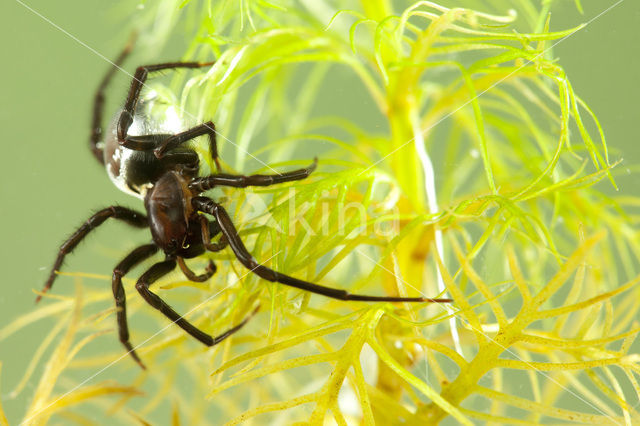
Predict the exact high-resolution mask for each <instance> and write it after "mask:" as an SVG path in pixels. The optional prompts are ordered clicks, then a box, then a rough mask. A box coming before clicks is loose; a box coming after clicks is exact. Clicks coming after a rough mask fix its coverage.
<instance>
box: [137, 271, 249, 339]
mask: <svg viewBox="0 0 640 426" xmlns="http://www.w3.org/2000/svg"><path fill="white" fill-rule="evenodd" d="M175 267H176V261H175V260H173V259H168V260H165V261H164V262H159V263H156V264H155V265H153V266H152V267H151V268H149V269H148V270H147V272H145V273H144V274H143V275H142V276H141V277H140V279H139V280H138V282H137V283H136V289H137V290H138V292H139V293H140V294H141V295H142V297H143V298H144V300H146V301H147V303H149V304H150V305H151V306H153V307H154V308H156V309H157V310H159V311H160V312H162V313H163V314H164V315H165V316H166V317H167V318H169V319H170V320H171V321H173V322H174V323H176V324H177V325H178V326H179V327H180V328H182V329H183V330H184V331H186V332H187V333H189V334H190V335H191V336H193V337H195V338H196V339H198V340H199V341H201V342H202V343H204V344H205V345H207V346H213V345H217V344H218V343H220V342H221V341H223V340H224V339H226V338H227V337H229V336H231V335H232V334H233V333H235V332H236V331H238V330H240V329H241V328H242V326H244V325H245V324H246V323H247V321H249V319H250V318H251V316H252V315H253V314H251V315H249V316H248V317H247V318H245V319H244V320H243V321H242V322H241V323H240V324H238V325H236V326H234V327H232V328H230V329H229V330H227V331H225V332H224V333H222V334H221V335H219V336H216V337H211V336H210V335H209V334H207V333H205V332H204V331H202V330H200V329H198V328H197V327H195V326H194V325H193V324H191V323H190V322H189V321H187V320H186V319H184V318H183V317H182V316H181V315H180V314H178V313H177V312H176V311H174V310H173V308H172V307H171V306H169V305H167V303H166V302H165V301H164V300H162V299H161V298H160V297H158V295H157V294H155V293H153V292H151V291H150V290H149V286H150V285H151V284H153V283H154V282H155V281H157V280H158V279H159V278H160V277H162V276H163V275H166V274H168V273H169V272H171V271H173V270H174V269H175ZM255 312H256V311H254V313H255Z"/></svg>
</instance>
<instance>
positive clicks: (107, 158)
mask: <svg viewBox="0 0 640 426" xmlns="http://www.w3.org/2000/svg"><path fill="white" fill-rule="evenodd" d="M127 53H128V49H125V51H124V52H123V53H122V54H121V55H120V57H119V58H118V60H117V61H116V64H120V63H121V62H122V61H123V60H124V57H125V56H126V54H127ZM209 64H210V63H196V62H172V63H165V64H159V65H149V66H142V67H138V69H137V71H136V74H135V77H134V79H133V82H132V84H131V88H130V89H129V94H128V96H127V100H126V103H125V106H124V107H123V108H122V110H121V111H120V112H119V117H118V119H117V120H115V121H114V122H115V123H116V124H115V127H114V128H113V130H112V131H110V132H107V133H108V134H107V137H106V140H105V141H102V140H101V138H100V137H101V135H102V127H101V122H102V103H103V100H104V96H103V91H104V89H105V88H106V86H107V83H108V82H109V80H110V79H111V77H112V75H113V73H114V70H115V68H113V69H112V70H110V71H109V73H108V74H107V76H106V77H105V79H104V80H103V82H102V84H101V85H100V87H99V89H98V92H97V94H96V98H95V104H94V118H93V130H92V136H91V149H92V151H93V153H94V155H95V156H96V158H98V160H99V161H101V162H102V163H103V164H104V165H105V166H106V167H107V171H108V172H109V175H110V176H111V178H112V179H114V182H116V184H117V185H118V186H119V187H120V188H121V189H124V190H126V191H128V192H132V193H134V194H135V195H137V196H140V197H143V198H144V206H145V209H146V212H147V214H146V215H145V214H144V213H139V212H137V211H135V210H131V209H129V208H125V207H121V206H111V207H107V208H105V209H102V210H100V211H99V212H97V213H96V214H94V215H93V216H91V217H90V218H89V219H88V220H87V221H86V222H85V223H84V224H83V225H82V226H81V227H80V228H79V229H78V230H77V231H76V232H75V233H74V234H73V235H72V236H71V237H69V239H68V240H67V241H66V242H65V243H64V244H62V246H61V247H60V250H59V253H58V256H57V258H56V261H55V263H54V265H53V268H52V270H51V273H50V275H49V278H48V280H47V282H46V283H45V286H44V290H43V291H44V292H46V291H48V290H49V288H51V285H52V284H53V281H54V280H55V278H56V272H57V271H58V270H59V269H60V267H61V266H62V262H63V260H64V257H65V256H66V255H67V254H68V253H70V252H71V251H73V249H74V248H75V247H76V246H77V245H78V243H79V242H80V241H81V240H82V239H84V238H85V237H86V236H87V234H88V233H89V232H90V231H91V230H92V229H94V228H96V227H97V226H99V225H101V224H102V223H104V222H105V221H106V220H107V219H108V218H113V219H118V220H121V221H123V222H125V223H127V224H129V225H131V226H134V227H138V228H146V227H149V228H150V231H151V236H152V240H153V242H152V243H149V244H145V245H142V246H140V247H138V248H136V249H135V250H133V251H132V252H131V253H129V254H128V255H127V256H126V257H125V258H124V259H123V260H122V261H120V263H118V265H116V267H115V268H114V270H113V278H112V288H113V295H114V298H115V302H116V306H117V308H118V310H117V314H116V316H117V321H118V331H119V337H120V341H121V342H122V344H123V345H124V346H125V347H126V348H127V349H128V351H129V353H130V354H131V355H132V357H133V358H134V359H135V360H136V361H137V362H138V364H139V365H140V366H141V367H143V368H144V365H143V364H142V362H141V361H140V358H139V357H138V355H137V354H136V352H135V351H134V348H133V346H132V345H131V343H130V341H129V331H128V326H127V314H126V296H125V292H124V288H123V286H122V277H123V276H124V275H125V274H126V273H127V272H129V271H130V270H131V269H132V268H133V267H135V266H136V265H137V264H139V263H140V262H142V261H144V260H146V259H148V258H150V257H151V256H153V255H154V254H156V253H157V252H158V251H162V252H163V254H164V260H163V261H161V262H158V263H155V264H154V265H153V266H151V267H150V268H149V269H148V270H147V271H146V272H145V273H144V274H142V276H141V277H140V278H139V279H138V281H137V283H136V290H138V292H139V293H140V295H141V296H142V297H143V298H144V299H145V300H146V301H147V302H148V303H149V304H150V305H151V306H153V307H154V308H156V309H158V310H159V311H161V312H162V313H163V314H164V315H165V316H167V317H168V318H169V319H171V320H172V321H173V322H175V323H176V324H177V325H178V326H179V327H181V328H182V329H184V330H185V331H186V332H187V333H189V334H190V335H192V336H193V337H195V338H196V339H198V340H199V341H201V342H202V343H204V344H205V345H208V346H213V345H215V344H217V343H218V342H220V341H222V340H223V339H225V338H226V337H228V336H230V335H231V334H233V333H234V332H236V331H237V330H239V329H240V328H241V327H242V326H243V325H244V324H245V323H246V322H247V321H248V319H249V318H246V319H245V320H244V321H242V322H241V323H240V324H238V325H236V326H234V327H231V328H230V329H229V330H227V331H226V332H224V333H222V334H220V335H219V336H216V337H212V336H210V335H209V334H207V333H205V332H203V331H202V330H200V329H198V328H197V327H195V326H194V325H193V324H191V323H190V322H189V321H187V320H186V319H184V318H183V317H182V316H181V315H179V314H178V313H177V312H176V311H174V310H173V308H171V307H170V306H169V305H168V304H167V303H166V302H164V301H163V300H162V299H161V298H160V297H159V296H158V295H156V294H155V293H153V292H151V291H150V290H149V286H150V285H151V284H153V283H154V282H155V281H157V280H158V279H159V278H161V277H162V276H164V275H166V274H167V273H169V272H171V271H172V270H174V269H175V267H176V266H179V267H180V269H181V270H182V271H183V273H184V274H185V276H186V277H187V278H188V279H189V280H192V281H198V282H202V281H205V280H207V279H209V278H210V277H211V276H212V275H213V274H214V273H215V271H216V267H215V265H214V264H213V262H211V261H210V262H209V265H208V267H207V269H206V271H205V272H204V273H203V274H201V275H196V274H195V273H194V272H193V271H191V270H190V269H189V268H188V267H187V265H186V263H185V260H184V259H189V258H193V257H196V256H199V255H201V254H203V253H204V252H205V251H212V252H216V251H220V250H223V249H225V248H226V247H227V246H229V247H230V248H231V250H232V251H233V253H234V254H235V256H236V258H237V259H238V260H239V261H240V263H242V264H243V265H244V266H245V267H246V268H248V269H249V270H250V271H251V272H253V273H255V274H256V275H258V276H260V277H261V278H263V279H265V280H268V281H273V282H279V283H282V284H285V285H288V286H292V287H296V288H299V289H302V290H305V291H310V292H313V293H317V294H321V295H324V296H327V297H332V298H335V299H341V300H357V301H382V302H438V303H448V302H450V299H428V298H423V297H387V296H368V295H359V294H351V293H348V292H346V291H345V290H339V289H335V288H330V287H325V286H321V285H318V284H314V283H311V282H307V281H303V280H300V279H297V278H294V277H291V276H288V275H285V274H282V273H280V272H277V271H274V270H272V269H270V268H268V267H266V266H264V265H262V264H260V263H258V261H257V260H256V259H255V258H254V257H253V256H252V255H251V254H250V253H249V251H248V250H247V248H246V247H245V245H244V243H243V242H242V240H241V239H240V236H239V235H238V231H237V230H236V228H235V226H234V225H233V222H232V220H231V217H230V216H229V214H228V213H227V211H226V210H225V209H224V207H223V206H222V205H220V204H218V203H217V202H215V201H214V200H212V199H211V198H208V197H206V196H203V195H202V193H204V192H206V191H208V190H210V189H212V188H214V187H217V186H228V187H235V188H246V187H248V186H269V185H275V184H279V183H283V182H291V181H295V180H300V179H305V178H306V177H307V176H309V175H310V174H311V173H312V172H313V170H314V169H315V167H316V164H317V161H315V160H314V162H313V164H311V165H310V166H309V167H307V168H303V169H299V170H294V171H291V172H286V173H282V174H275V175H250V176H242V175H233V174H226V173H215V174H212V175H210V176H204V177H198V176H197V174H198V172H199V158H198V156H197V154H196V153H195V151H193V150H192V149H190V148H188V147H186V146H185V145H183V144H184V143H185V142H187V141H189V140H191V139H193V138H195V137H198V136H201V135H208V136H209V142H210V154H211V157H212V160H213V161H214V162H215V164H216V166H217V168H218V169H219V168H220V166H219V163H218V153H217V148H216V139H215V128H214V127H213V123H212V122H208V123H204V124H201V125H199V126H195V127H193V128H191V129H189V130H186V131H182V132H178V133H174V134H166V133H159V134H141V135H135V136H130V135H129V134H128V130H129V128H130V126H131V125H132V124H133V123H134V122H135V118H136V117H135V112H136V108H137V106H138V99H139V96H140V91H141V89H142V86H143V84H144V81H145V79H146V78H147V74H148V73H149V72H152V71H159V70H164V69H171V68H196V67H201V66H205V65H209ZM218 171H219V170H218ZM209 217H212V218H213V220H211V219H209ZM218 234H221V236H220V239H219V241H218V242H216V243H213V242H211V239H212V238H213V237H215V236H217V235H218ZM39 299H40V297H38V300H39Z"/></svg>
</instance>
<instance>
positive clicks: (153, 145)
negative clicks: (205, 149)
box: [117, 62, 220, 169]
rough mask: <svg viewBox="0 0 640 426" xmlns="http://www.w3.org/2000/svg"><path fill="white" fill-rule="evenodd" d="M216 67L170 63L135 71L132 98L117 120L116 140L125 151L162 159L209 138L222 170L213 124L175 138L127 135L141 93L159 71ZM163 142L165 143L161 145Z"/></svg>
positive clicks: (197, 63) (202, 125)
mask: <svg viewBox="0 0 640 426" xmlns="http://www.w3.org/2000/svg"><path fill="white" fill-rule="evenodd" d="M212 64H214V62H167V63H163V64H156V65H143V66H140V67H138V68H137V69H136V72H135V74H134V76H133V80H132V81H131V87H130V88H129V94H128V96H127V100H126V102H125V105H124V108H123V110H122V113H121V114H120V118H119V119H118V126H117V136H118V142H119V143H120V144H121V145H123V146H124V147H126V148H129V149H133V150H136V151H151V150H154V152H155V155H156V156H157V157H158V158H161V157H162V156H163V155H164V154H165V153H166V151H168V150H170V149H172V148H175V147H176V146H178V145H180V144H181V143H184V142H186V141H187V140H190V139H193V138H195V137H198V136H201V135H205V134H208V135H209V144H210V155H211V158H212V159H213V161H214V162H215V164H216V167H217V168H218V169H220V163H219V160H218V147H217V143H216V129H215V126H214V125H213V123H212V122H211V121H209V122H207V123H204V124H201V125H199V126H196V127H194V128H192V129H189V130H186V131H184V132H181V133H177V134H175V135H172V134H157V135H140V136H129V135H127V131H128V130H129V127H130V126H131V124H132V123H133V116H134V113H135V110H136V105H137V104H138V100H139V99H140V92H141V91H142V88H143V87H144V83H145V81H146V80H147V77H148V76H149V74H150V73H152V72H156V71H162V70H167V69H175V68H200V67H206V66H209V65H212ZM162 142H166V143H164V144H161V143H162Z"/></svg>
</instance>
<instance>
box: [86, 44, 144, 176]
mask: <svg viewBox="0 0 640 426" xmlns="http://www.w3.org/2000/svg"><path fill="white" fill-rule="evenodd" d="M134 41H135V34H134V35H132V37H131V39H130V40H129V43H127V45H126V46H125V48H124V49H123V50H122V52H121V53H120V55H119V56H118V58H117V59H116V60H115V61H114V62H113V65H112V66H111V68H109V71H107V73H106V74H105V76H104V78H103V79H102V82H100V85H99V86H98V90H96V94H95V97H94V100H93V119H92V120H91V136H90V137H89V146H90V147H91V152H92V153H93V156H94V157H96V159H97V160H98V161H99V162H100V164H103V165H104V156H103V148H102V147H100V146H99V144H100V142H101V139H102V134H103V129H102V115H103V110H104V91H105V89H106V88H107V86H108V85H109V83H110V82H111V79H112V78H113V76H114V75H115V73H116V71H117V70H118V69H119V68H120V66H121V65H122V63H123V62H124V60H125V59H126V58H127V56H129V53H131V49H132V48H133V43H134Z"/></svg>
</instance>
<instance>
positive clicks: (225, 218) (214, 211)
mask: <svg viewBox="0 0 640 426" xmlns="http://www.w3.org/2000/svg"><path fill="white" fill-rule="evenodd" d="M191 202H192V205H193V207H194V208H195V209H196V210H198V211H200V212H203V213H207V214H210V215H212V216H213V217H215V218H216V220H217V222H218V224H219V225H220V229H221V231H222V234H223V235H224V236H225V237H226V239H227V241H228V242H229V245H230V246H231V249H232V250H233V252H234V254H235V255H236V258H237V259H238V260H239V261H240V263H242V264H243V265H244V266H245V267H246V268H247V269H249V270H250V271H251V272H253V273H255V274H256V275H258V276H259V277H261V278H263V279H265V280H267V281H272V282H279V283H281V284H284V285H288V286H291V287H295V288H299V289H300V290H304V291H309V292H311V293H316V294H321V295H323V296H327V297H331V298H334V299H339V300H353V301H363V302H430V303H450V302H452V300H451V299H430V298H425V297H389V296H368V295H362V294H352V293H349V292H347V291H345V290H340V289H336V288H331V287H325V286H321V285H318V284H314V283H311V282H308V281H303V280H300V279H297V278H293V277H290V276H288V275H285V274H282V273H280V272H276V271H274V270H273V269H270V268H268V267H266V266H264V265H261V264H260V263H258V261H257V260H256V259H255V258H254V257H253V256H252V255H251V253H249V251H248V250H247V248H246V247H245V245H244V243H243V242H242V240H241V239H240V236H239V235H238V231H237V230H236V228H235V226H234V225H233V222H232V221H231V217H229V214H228V213H227V211H226V210H225V209H224V207H222V206H221V205H220V204H218V203H216V202H214V201H213V200H211V199H209V198H206V197H194V198H193V199H192V200H191Z"/></svg>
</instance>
